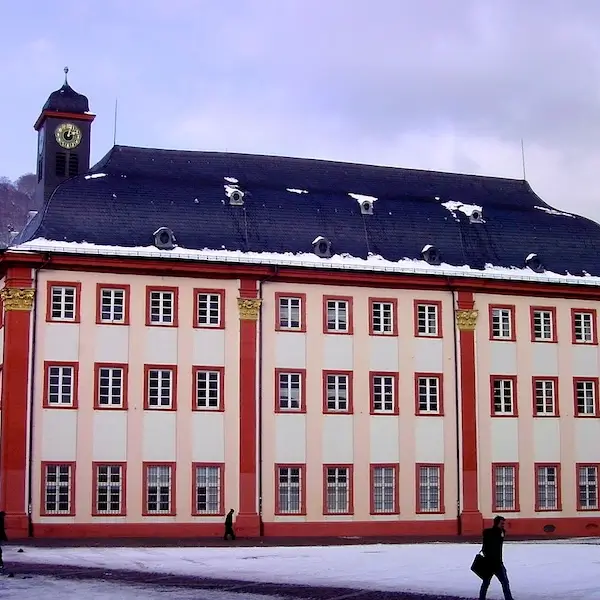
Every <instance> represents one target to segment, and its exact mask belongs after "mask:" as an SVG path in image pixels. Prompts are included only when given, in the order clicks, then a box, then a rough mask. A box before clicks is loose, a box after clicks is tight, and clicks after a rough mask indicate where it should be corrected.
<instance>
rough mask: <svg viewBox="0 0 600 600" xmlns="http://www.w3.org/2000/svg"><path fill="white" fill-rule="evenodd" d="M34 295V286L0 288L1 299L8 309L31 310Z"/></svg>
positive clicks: (5, 308)
mask: <svg viewBox="0 0 600 600" xmlns="http://www.w3.org/2000/svg"><path fill="white" fill-rule="evenodd" d="M34 296H35V290H34V289H32V288H9V287H5V288H2V289H1V290H0V299H1V300H2V304H3V305H4V310H6V311H9V310H31V309H32V308H33V298H34Z"/></svg>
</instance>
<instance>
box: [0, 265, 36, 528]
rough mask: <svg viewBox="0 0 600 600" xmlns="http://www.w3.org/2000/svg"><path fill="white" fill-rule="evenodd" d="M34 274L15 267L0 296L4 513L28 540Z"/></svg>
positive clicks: (0, 489)
mask: <svg viewBox="0 0 600 600" xmlns="http://www.w3.org/2000/svg"><path fill="white" fill-rule="evenodd" d="M31 286H32V279H31V269H28V268H25V267H11V268H9V269H8V271H7V274H6V279H5V287H4V288H3V289H2V290H0V295H1V297H2V302H3V304H4V311H5V313H4V316H5V321H4V358H3V369H2V421H1V422H2V431H1V435H0V508H1V510H3V511H5V512H6V530H7V534H8V537H9V539H15V538H16V539H18V538H22V537H27V535H28V519H27V498H26V496H25V489H26V485H27V413H28V409H29V407H28V393H29V348H30V328H31V309H32V308H33V297H34V290H33V289H32V287H31Z"/></svg>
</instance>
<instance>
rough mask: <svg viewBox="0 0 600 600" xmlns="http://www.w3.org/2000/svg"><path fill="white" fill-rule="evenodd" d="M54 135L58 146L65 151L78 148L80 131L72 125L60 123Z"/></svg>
mask: <svg viewBox="0 0 600 600" xmlns="http://www.w3.org/2000/svg"><path fill="white" fill-rule="evenodd" d="M54 135H55V137H56V141H57V142H58V145H59V146H62V147H63V148H66V149H67V150H70V149H71V148H75V147H76V146H79V144H80V142H81V129H79V127H77V125H74V124H73V123H62V124H61V125H59V126H58V127H57V128H56V131H55V132H54Z"/></svg>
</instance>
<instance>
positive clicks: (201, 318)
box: [198, 293, 223, 327]
mask: <svg viewBox="0 0 600 600" xmlns="http://www.w3.org/2000/svg"><path fill="white" fill-rule="evenodd" d="M222 311H223V307H222V301H221V294H209V293H199V294H198V325H199V326H200V327H222Z"/></svg>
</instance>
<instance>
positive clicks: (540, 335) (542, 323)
mask: <svg viewBox="0 0 600 600" xmlns="http://www.w3.org/2000/svg"><path fill="white" fill-rule="evenodd" d="M533 339H534V340H535V341H536V342H538V341H540V342H547V341H552V340H554V319H553V313H552V311H551V310H534V311H533Z"/></svg>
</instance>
